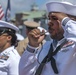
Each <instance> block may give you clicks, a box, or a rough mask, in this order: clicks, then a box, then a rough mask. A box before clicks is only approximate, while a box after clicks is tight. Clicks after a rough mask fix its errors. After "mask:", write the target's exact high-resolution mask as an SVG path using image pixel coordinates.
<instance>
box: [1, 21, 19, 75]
mask: <svg viewBox="0 0 76 75" xmlns="http://www.w3.org/2000/svg"><path fill="white" fill-rule="evenodd" d="M18 30H19V29H18V28H17V27H16V26H15V25H13V24H11V23H8V22H5V21H0V75H19V72H18V65H19V60H20V56H19V54H18V52H17V50H16V49H15V45H16V43H17V42H16V41H17V37H16V34H15V33H16V32H18Z"/></svg>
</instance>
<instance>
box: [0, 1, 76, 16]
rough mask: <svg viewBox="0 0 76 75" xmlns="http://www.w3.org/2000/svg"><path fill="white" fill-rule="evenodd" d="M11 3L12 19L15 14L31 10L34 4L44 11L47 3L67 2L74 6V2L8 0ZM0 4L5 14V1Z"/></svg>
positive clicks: (75, 2)
mask: <svg viewBox="0 0 76 75" xmlns="http://www.w3.org/2000/svg"><path fill="white" fill-rule="evenodd" d="M10 1H11V16H12V17H14V16H15V13H17V12H23V11H29V10H30V9H31V5H32V4H33V3H36V4H37V5H38V7H39V9H45V4H46V2H48V1H68V2H71V3H73V4H76V0H10ZM0 4H1V5H2V7H3V10H4V12H5V10H6V7H7V0H0Z"/></svg>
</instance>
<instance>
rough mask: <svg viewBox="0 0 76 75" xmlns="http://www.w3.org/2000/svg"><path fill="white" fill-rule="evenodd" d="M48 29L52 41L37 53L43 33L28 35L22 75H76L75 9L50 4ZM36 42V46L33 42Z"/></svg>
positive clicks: (63, 4) (20, 68)
mask: <svg viewBox="0 0 76 75" xmlns="http://www.w3.org/2000/svg"><path fill="white" fill-rule="evenodd" d="M47 10H48V12H49V14H48V18H49V23H48V30H49V33H50V34H51V35H50V36H51V38H52V39H53V41H48V42H46V43H45V44H44V45H43V47H42V48H41V49H40V50H38V46H39V39H42V36H44V35H40V31H39V30H38V29H35V30H33V31H31V32H30V33H29V40H30V41H29V43H28V46H27V48H26V50H25V52H24V53H23V55H22V57H21V59H20V63H19V75H76V21H74V20H72V19H74V16H76V6H75V5H71V4H66V3H62V2H49V3H47ZM32 42H33V43H32Z"/></svg>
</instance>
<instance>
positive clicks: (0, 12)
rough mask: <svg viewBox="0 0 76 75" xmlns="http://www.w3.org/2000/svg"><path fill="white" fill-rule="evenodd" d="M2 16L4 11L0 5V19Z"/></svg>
mask: <svg viewBox="0 0 76 75" xmlns="http://www.w3.org/2000/svg"><path fill="white" fill-rule="evenodd" d="M3 16H4V11H3V8H2V6H1V5H0V20H1V19H2V18H3Z"/></svg>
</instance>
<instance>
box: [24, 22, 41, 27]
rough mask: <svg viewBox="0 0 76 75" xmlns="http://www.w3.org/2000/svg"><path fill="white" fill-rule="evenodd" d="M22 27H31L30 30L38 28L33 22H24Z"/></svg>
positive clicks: (37, 24)
mask: <svg viewBox="0 0 76 75" xmlns="http://www.w3.org/2000/svg"><path fill="white" fill-rule="evenodd" d="M24 25H25V26H27V27H32V28H35V27H39V26H40V24H39V23H36V22H33V21H25V22H24Z"/></svg>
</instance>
